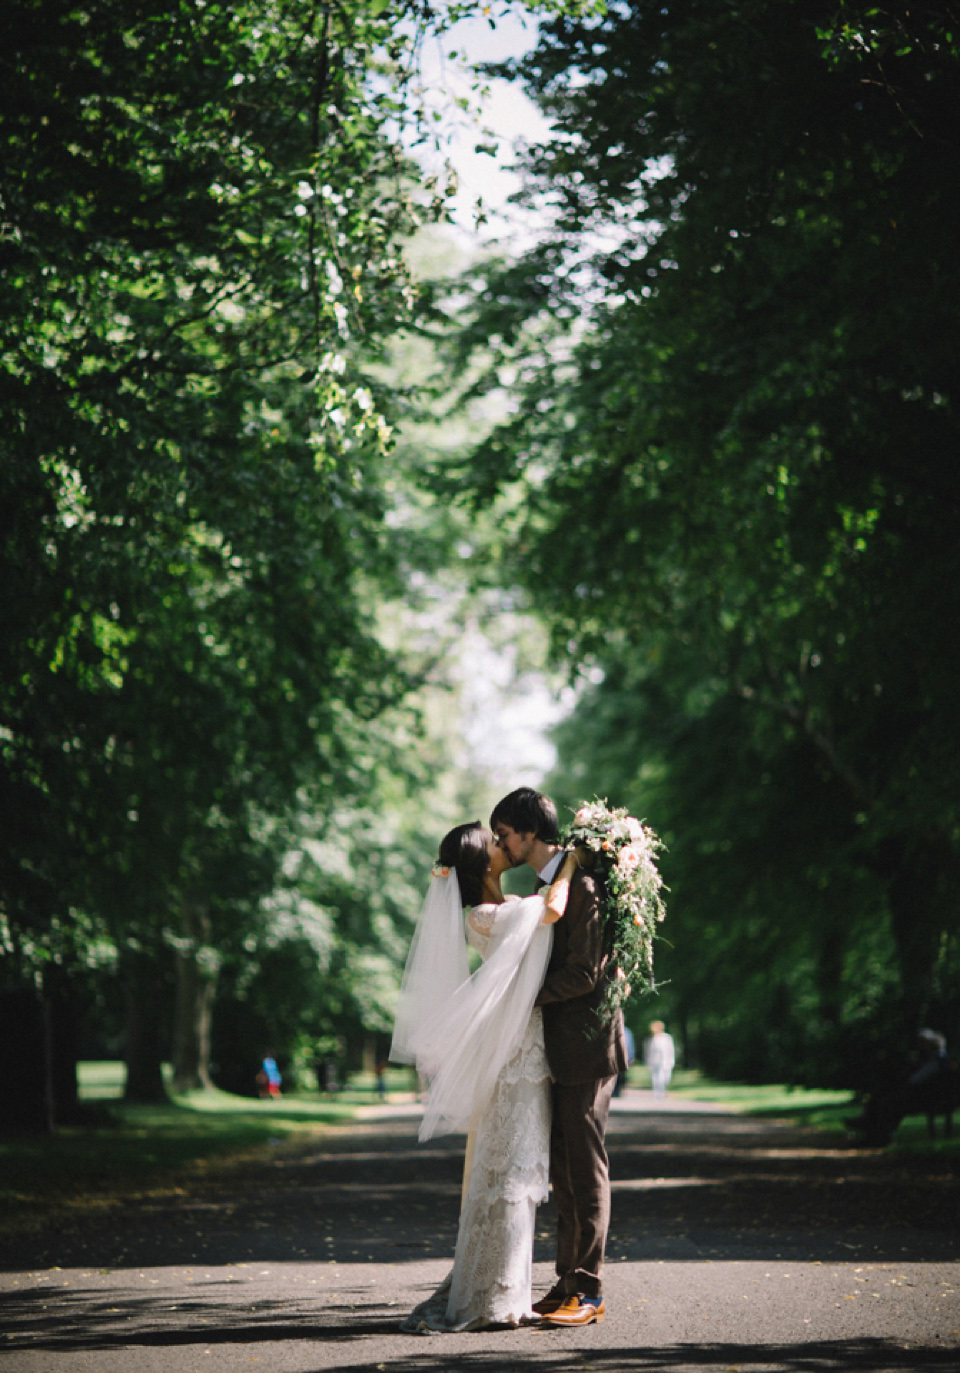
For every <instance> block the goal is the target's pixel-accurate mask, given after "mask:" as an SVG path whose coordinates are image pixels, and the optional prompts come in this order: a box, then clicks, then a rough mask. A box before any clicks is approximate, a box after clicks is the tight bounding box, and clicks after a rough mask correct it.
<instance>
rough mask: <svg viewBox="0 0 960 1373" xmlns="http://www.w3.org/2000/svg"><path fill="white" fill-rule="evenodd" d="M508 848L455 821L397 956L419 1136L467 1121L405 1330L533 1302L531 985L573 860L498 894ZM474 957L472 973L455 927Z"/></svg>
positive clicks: (542, 1105)
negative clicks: (439, 1258)
mask: <svg viewBox="0 0 960 1373" xmlns="http://www.w3.org/2000/svg"><path fill="white" fill-rule="evenodd" d="M509 867H510V859H509V857H508V856H507V854H506V853H504V852H503V850H502V849H501V848H500V847H499V845H498V843H497V841H496V839H495V838H494V836H493V835H492V834H491V833H490V831H489V830H485V829H484V828H483V827H482V826H481V825H480V823H479V822H477V823H475V824H472V825H459V826H458V827H457V828H456V829H454V830H451V831H450V833H449V834H448V835H446V836H445V838H444V839H443V842H442V843H441V845H440V861H439V864H438V866H437V867H435V868H434V869H433V873H432V876H431V881H430V888H429V890H428V892H427V896H426V899H425V901H424V906H423V911H422V913H421V916H420V920H419V923H418V925H417V930H416V933H415V934H414V938H413V943H412V944H411V947H410V953H409V956H408V958H407V966H406V970H405V972H404V980H403V986H402V988H401V993H400V1003H399V1007H398V1011H397V1019H396V1024H395V1027H394V1036H393V1044H392V1046H391V1050H390V1057H391V1059H393V1060H395V1061H398V1062H404V1063H413V1064H415V1065H416V1067H417V1070H418V1072H419V1073H420V1074H421V1075H422V1077H424V1078H425V1079H426V1081H427V1082H428V1088H427V1093H426V1098H425V1103H424V1115H423V1122H422V1124H421V1126H420V1139H421V1140H425V1139H429V1138H430V1137H431V1136H432V1135H436V1134H449V1133H452V1132H455V1131H466V1132H467V1150H466V1156H465V1159H464V1179H463V1190H462V1196H461V1208H460V1222H459V1228H458V1232H457V1246H456V1252H455V1255H454V1261H453V1268H452V1269H451V1271H450V1272H449V1273H448V1275H447V1277H446V1278H445V1279H444V1281H443V1282H442V1283H441V1284H440V1286H439V1287H438V1288H437V1290H436V1291H435V1292H434V1293H433V1294H432V1295H431V1296H430V1297H428V1298H427V1299H426V1301H424V1302H421V1303H420V1305H419V1306H417V1307H416V1308H415V1309H414V1310H413V1311H412V1312H411V1313H410V1315H409V1316H407V1318H406V1320H405V1321H404V1322H403V1324H402V1326H401V1329H402V1330H405V1331H408V1332H428V1331H441V1330H478V1329H481V1328H483V1327H487V1326H493V1325H498V1326H517V1325H521V1324H524V1323H527V1322H530V1323H533V1322H535V1321H536V1320H537V1319H538V1318H537V1316H536V1315H534V1313H533V1311H532V1310H531V1276H532V1265H533V1229H534V1220H535V1216H536V1208H537V1205H538V1203H539V1202H541V1201H544V1200H545V1199H546V1196H547V1183H548V1158H549V1143H550V1072H549V1069H548V1067H547V1060H546V1055H545V1053H544V1048H543V1025H542V1020H541V1014H540V1009H539V1007H534V1004H533V1003H534V998H535V997H536V995H537V992H538V991H539V989H540V985H541V983H542V981H543V977H544V973H545V972H546V967H547V960H548V959H549V957H550V949H551V945H552V941H553V930H552V928H551V926H552V924H553V923H554V922H555V921H556V920H558V919H559V918H560V916H561V915H562V914H563V910H564V908H565V907H566V901H567V896H568V895H569V885H570V877H571V876H572V873H573V870H574V868H575V867H576V860H575V858H574V857H573V856H572V855H570V856H568V858H567V859H566V861H565V863H564V866H563V868H562V869H561V871H560V873H559V874H558V877H557V880H556V881H555V882H554V884H553V886H551V887H550V888H549V890H548V891H547V893H546V900H545V899H544V896H543V895H541V894H537V895H535V896H528V897H519V896H506V897H505V896H504V895H503V893H502V891H501V890H500V878H501V876H502V874H503V873H504V872H505V871H506V869H507V868H509ZM464 906H466V907H467V908H468V909H467V915H466V938H467V941H468V942H469V943H470V945H471V946H472V947H473V948H474V949H476V950H477V952H478V953H479V954H480V956H481V958H482V959H483V962H482V964H481V966H480V967H479V968H478V969H477V971H476V972H475V973H474V974H473V976H470V975H469V970H468V963H467V951H466V945H465V943H464V938H463V930H462V926H461V919H462V908H463V907H464Z"/></svg>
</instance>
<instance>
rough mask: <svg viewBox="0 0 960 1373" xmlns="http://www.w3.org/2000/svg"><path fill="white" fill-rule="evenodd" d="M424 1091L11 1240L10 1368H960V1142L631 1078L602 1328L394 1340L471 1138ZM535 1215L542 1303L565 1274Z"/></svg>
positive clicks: (441, 1256) (436, 1261) (638, 1372)
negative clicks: (816, 1119)
mask: <svg viewBox="0 0 960 1373" xmlns="http://www.w3.org/2000/svg"><path fill="white" fill-rule="evenodd" d="M418 1116H419V1111H418V1108H417V1107H416V1106H415V1104H413V1103H410V1104H403V1105H388V1106H385V1107H370V1108H368V1109H367V1110H366V1111H365V1113H364V1115H363V1117H362V1119H361V1120H360V1121H359V1122H358V1123H356V1124H353V1125H350V1126H347V1127H338V1128H336V1129H331V1130H326V1131H324V1132H323V1133H322V1134H318V1135H316V1136H315V1137H311V1139H310V1140H309V1142H307V1143H304V1142H303V1140H301V1141H300V1142H299V1143H297V1144H296V1145H286V1144H284V1145H278V1146H277V1147H275V1148H274V1149H272V1150H271V1151H270V1153H269V1156H268V1157H267V1158H265V1159H264V1160H263V1161H261V1162H258V1163H257V1164H256V1165H252V1164H245V1165H243V1166H242V1167H237V1168H232V1169H230V1170H229V1171H220V1172H214V1173H212V1174H208V1175H206V1176H204V1175H202V1174H200V1175H198V1176H196V1177H193V1178H192V1179H191V1180H190V1181H189V1182H187V1183H185V1184H183V1185H182V1186H181V1187H178V1188H176V1189H175V1188H172V1187H170V1186H165V1187H163V1186H158V1187H157V1188H156V1189H155V1190H152V1191H150V1192H148V1193H146V1194H142V1193H141V1194H138V1195H136V1196H131V1197H129V1198H127V1199H125V1201H124V1202H123V1203H122V1204H121V1205H116V1204H113V1205H105V1206H103V1207H101V1208H97V1207H93V1208H91V1207H89V1206H83V1207H77V1208H70V1209H68V1210H65V1212H64V1214H62V1215H61V1216H60V1217H59V1218H58V1221H57V1224H56V1225H45V1226H44V1227H43V1228H40V1229H36V1230H34V1231H32V1232H29V1233H20V1234H19V1235H18V1236H15V1237H10V1236H7V1237H3V1236H0V1373H227V1370H229V1371H230V1373H241V1370H242V1371H243V1373H260V1371H261V1370H262V1373H319V1370H328V1369H334V1370H340V1373H359V1370H371V1369H374V1370H376V1369H390V1370H394V1373H425V1371H426V1370H433V1371H434V1373H447V1371H448V1370H468V1371H469V1373H492V1371H493V1370H497V1371H498V1373H499V1370H514V1369H527V1368H529V1369H533V1370H543V1373H573V1371H574V1370H577V1371H578V1373H579V1371H580V1370H584V1369H597V1370H604V1371H605V1373H773V1371H774V1370H776V1371H777V1373H781V1370H784V1371H788V1373H833V1370H839V1369H858V1370H864V1371H865V1373H892V1371H893V1370H897V1373H900V1371H901V1370H902V1371H903V1373H908V1371H909V1373H926V1370H943V1373H947V1370H949V1373H960V1291H958V1289H960V1269H958V1262H957V1261H958V1258H960V1187H958V1178H957V1168H956V1163H954V1162H952V1161H951V1160H949V1159H948V1158H947V1157H946V1156H943V1157H941V1158H939V1159H938V1158H937V1157H936V1156H932V1157H930V1158H917V1157H914V1158H908V1157H905V1156H898V1155H896V1154H893V1153H884V1152H880V1151H867V1150H862V1151H856V1150H853V1151H851V1150H845V1149H842V1148H841V1147H839V1146H838V1144H837V1143H836V1142H834V1141H833V1140H832V1137H825V1136H818V1135H816V1134H814V1133H811V1132H806V1131H801V1130H797V1129H794V1128H791V1127H790V1126H788V1125H785V1124H783V1123H779V1122H769V1121H758V1120H757V1119H755V1118H754V1119H751V1118H747V1117H740V1116H735V1115H728V1114H725V1113H723V1112H722V1111H718V1110H712V1109H710V1108H708V1107H699V1108H698V1107H693V1106H691V1105H690V1104H688V1103H685V1104H680V1103H675V1102H671V1101H670V1100H669V1099H668V1101H667V1102H666V1103H665V1104H664V1105H663V1106H655V1104H654V1103H653V1102H652V1100H651V1098H650V1097H649V1095H648V1094H647V1093H644V1092H641V1091H636V1090H633V1091H630V1092H628V1093H627V1095H626V1097H625V1098H623V1099H621V1100H620V1101H617V1102H615V1103H614V1114H613V1117H612V1119H611V1125H610V1132H609V1137H608V1139H609V1143H610V1146H611V1163H612V1171H613V1177H614V1183H613V1225H612V1230H611V1236H610V1245H609V1252H608V1260H607V1270H606V1277H605V1297H606V1305H607V1317H606V1320H605V1321H604V1322H603V1323H602V1324H597V1325H592V1326H589V1327H586V1328H583V1329H574V1330H555V1329H538V1328H524V1329H522V1330H515V1331H514V1330H506V1331H483V1332H479V1333H474V1334H462V1335H431V1336H417V1335H404V1334H401V1333H399V1330H398V1323H399V1321H400V1319H401V1317H402V1316H403V1314H404V1313H405V1312H406V1311H407V1310H408V1309H409V1308H410V1307H412V1306H413V1305H414V1304H415V1303H416V1302H417V1301H419V1300H420V1299H421V1298H422V1297H423V1296H425V1295H426V1294H427V1293H428V1292H429V1291H431V1290H432V1288H433V1287H434V1286H435V1285H436V1283H437V1282H439V1281H440V1279H441V1278H442V1277H443V1275H444V1273H445V1272H446V1270H447V1267H448V1266H449V1263H450V1259H451V1255H452V1253H453V1246H454V1239H455V1235H456V1220H457V1208H458V1205H459V1185H460V1166H461V1155H462V1140H461V1139H457V1138H454V1139H450V1140H439V1141H432V1142H431V1143H429V1144H428V1145H419V1144H418V1143H417V1140H416V1132H417V1124H418ZM552 1235H553V1216H552V1211H551V1208H550V1206H549V1205H547V1206H546V1207H544V1208H543V1209H542V1211H541V1213H540V1224H539V1225H538V1235H537V1245H536V1252H535V1268H534V1275H535V1291H536V1292H542V1291H545V1290H546V1288H547V1287H548V1286H549V1285H550V1283H551V1281H552V1267H551V1258H552Z"/></svg>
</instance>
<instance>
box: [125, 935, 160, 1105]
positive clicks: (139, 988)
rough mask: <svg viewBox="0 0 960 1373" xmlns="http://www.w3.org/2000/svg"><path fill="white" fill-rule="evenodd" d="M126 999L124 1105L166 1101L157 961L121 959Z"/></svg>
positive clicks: (151, 957)
mask: <svg viewBox="0 0 960 1373" xmlns="http://www.w3.org/2000/svg"><path fill="white" fill-rule="evenodd" d="M124 965H125V967H124V981H125V983H126V999H127V1035H126V1061H127V1082H126V1086H125V1088H124V1093H123V1096H124V1100H125V1101H140V1102H157V1101H167V1100H168V1097H167V1089H166V1087H165V1086H164V1082H163V1068H162V1064H163V1046H164V1038H165V1036H164V1019H165V1016H164V1012H165V1009H166V1000H167V998H166V991H167V988H166V982H165V978H164V976H163V970H162V968H161V966H160V962H159V958H158V957H157V956H156V955H150V954H148V953H128V954H127V955H125V957H124Z"/></svg>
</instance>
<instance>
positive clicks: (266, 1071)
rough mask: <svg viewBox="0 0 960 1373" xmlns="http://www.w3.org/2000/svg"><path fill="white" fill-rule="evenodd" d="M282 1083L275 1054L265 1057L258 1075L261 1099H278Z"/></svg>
mask: <svg viewBox="0 0 960 1373" xmlns="http://www.w3.org/2000/svg"><path fill="white" fill-rule="evenodd" d="M282 1081H283V1078H282V1077H281V1076H280V1069H279V1068H278V1067H277V1060H276V1059H275V1058H274V1056H273V1054H272V1053H269V1054H266V1055H264V1059H263V1062H262V1063H261V1065H260V1071H259V1073H257V1086H258V1087H259V1089H260V1095H261V1097H263V1098H264V1099H267V1098H269V1097H278V1096H279V1095H280V1084H281V1082H282Z"/></svg>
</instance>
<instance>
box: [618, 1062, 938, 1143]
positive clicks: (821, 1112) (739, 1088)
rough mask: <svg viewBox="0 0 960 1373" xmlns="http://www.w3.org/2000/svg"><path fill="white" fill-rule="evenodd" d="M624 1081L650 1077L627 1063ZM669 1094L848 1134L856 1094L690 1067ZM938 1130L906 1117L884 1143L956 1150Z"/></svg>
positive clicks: (639, 1082)
mask: <svg viewBox="0 0 960 1373" xmlns="http://www.w3.org/2000/svg"><path fill="white" fill-rule="evenodd" d="M629 1082H630V1083H631V1085H633V1086H637V1087H648V1086H649V1085H650V1077H649V1074H648V1073H647V1071H646V1069H645V1068H642V1067H640V1066H637V1067H634V1068H631V1070H630V1077H629ZM670 1095H671V1096H672V1097H677V1098H680V1099H681V1100H683V1099H687V1100H690V1101H715V1102H717V1103H718V1104H719V1105H722V1106H725V1107H726V1108H727V1110H729V1111H736V1112H739V1113H741V1114H744V1115H768V1116H779V1117H781V1118H784V1117H785V1118H787V1119H789V1120H792V1121H794V1122H795V1123H796V1124H797V1125H810V1126H813V1127H815V1128H816V1129H818V1130H825V1131H828V1132H832V1133H835V1134H836V1133H843V1134H849V1133H850V1130H849V1127H848V1126H847V1124H846V1121H847V1120H848V1119H849V1118H850V1117H851V1116H857V1115H859V1113H860V1107H859V1104H858V1102H857V1099H856V1096H855V1095H854V1093H852V1092H849V1091H833V1090H830V1089H828V1088H810V1087H790V1086H785V1085H783V1084H777V1083H765V1084H759V1085H758V1084H753V1083H744V1082H714V1081H712V1080H711V1079H710V1078H706V1077H704V1076H703V1075H702V1074H701V1073H698V1072H695V1071H691V1070H680V1071H678V1072H676V1073H674V1075H673V1079H672V1081H671V1083H670ZM958 1128H960V1125H958ZM942 1130H943V1126H942V1123H941V1122H938V1123H937V1133H938V1138H937V1139H933V1140H932V1139H930V1137H929V1134H928V1131H927V1118H926V1116H908V1117H907V1119H906V1120H904V1121H903V1122H902V1124H901V1125H900V1127H899V1128H898V1130H897V1132H896V1134H895V1135H894V1137H893V1143H892V1144H891V1145H890V1146H889V1147H890V1148H891V1149H895V1150H908V1151H911V1152H915V1151H918V1150H920V1151H923V1152H928V1151H929V1152H935V1153H954V1152H960V1138H953V1139H943V1138H942Z"/></svg>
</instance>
